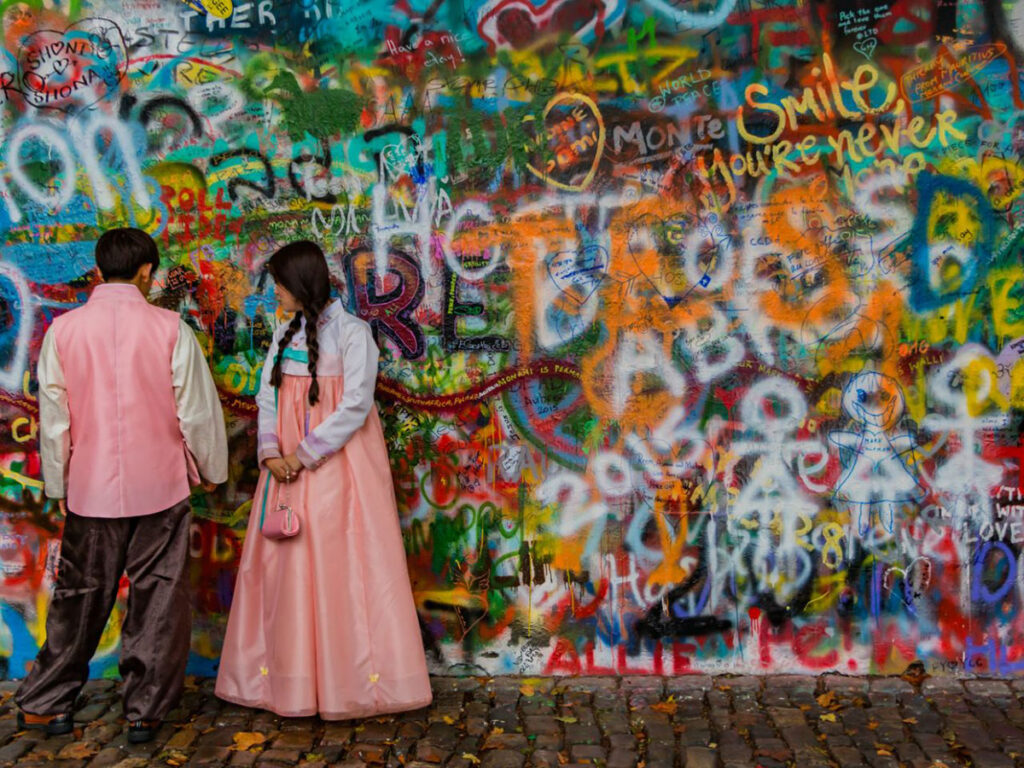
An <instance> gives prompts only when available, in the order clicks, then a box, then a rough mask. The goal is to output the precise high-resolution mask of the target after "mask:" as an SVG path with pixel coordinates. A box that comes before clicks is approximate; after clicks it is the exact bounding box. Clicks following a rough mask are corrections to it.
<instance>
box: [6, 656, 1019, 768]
mask: <svg viewBox="0 0 1024 768" xmlns="http://www.w3.org/2000/svg"><path fill="white" fill-rule="evenodd" d="M15 687H16V684H15V683H12V682H4V683H0V693H2V706H0V764H3V765H15V764H16V765H19V766H30V765H40V766H41V765H46V766H51V765H57V766H66V767H67V768H85V767H86V766H90V767H95V768H109V767H110V766H117V768H141V766H147V765H156V766H160V765H170V766H181V765H186V764H187V765H199V766H223V765H230V766H257V768H264V767H265V768H275V766H285V765H289V766H291V765H303V766H308V767H309V768H320V766H327V765H338V766H344V767H345V768H356V766H361V765H364V764H372V765H380V766H388V767H389V768H394V767H396V766H403V765H404V766H406V767H407V768H435V767H437V766H443V767H444V768H525V766H540V767H546V766H559V767H561V766H565V767H567V768H573V766H577V765H591V766H607V768H634V767H635V768H662V767H664V768H670V767H672V768H711V767H712V766H724V767H725V768H730V767H732V766H736V767H739V766H764V768H771V767H774V766H799V768H816V767H817V766H841V767H843V766H855V765H871V766H892V767H893V768H896V767H897V766H913V767H914V768H917V766H933V767H935V768H938V767H939V766H948V767H950V768H951V767H952V766H960V765H973V766H979V768H1003V767H1004V766H1006V767H1009V766H1019V767H1022V768H1024V680H1015V681H1010V682H1008V681H1005V680H967V681H958V680H954V679H948V678H928V679H925V680H923V681H921V680H917V679H911V681H910V682H908V680H907V679H903V678H890V677H886V678H873V679H870V680H869V679H866V678H851V677H842V676H837V675H831V676H830V675H825V676H822V677H802V676H774V677H767V678H755V677H714V678H712V677H705V676H687V677H673V678H659V677H622V678H611V677H608V678H581V677H576V678H557V679H552V678H543V679H537V678H532V679H524V678H493V679H484V678H442V677H439V678H435V679H434V689H435V693H436V696H435V701H434V703H433V705H432V706H431V707H430V708H429V709H426V710H421V711H418V712H410V713H404V714H401V715H396V716H389V717H381V718H374V719H369V720H364V721H359V722H346V723H324V722H322V721H320V720H318V719H316V718H307V719H298V720H294V719H293V720H287V719H285V720H282V719H281V718H278V717H276V716H274V715H271V714H268V713H266V712H259V711H254V710H248V709H244V708H241V707H235V706H231V705H228V704H225V703H224V702H221V701H219V700H218V699H217V698H215V697H214V696H213V682H212V681H211V680H198V681H195V680H190V681H189V685H188V690H187V692H186V694H185V697H184V699H183V702H182V706H181V707H180V708H179V709H178V710H176V711H175V712H174V713H172V717H171V718H169V720H168V722H166V723H165V724H164V726H163V728H162V729H161V731H160V734H159V736H158V738H157V740H156V741H155V742H154V743H152V744H147V745H142V746H132V745H128V744H127V743H126V741H125V736H124V721H123V720H122V719H121V707H120V701H119V698H118V694H119V691H118V688H117V687H116V686H115V684H114V683H113V682H110V681H93V682H90V683H89V684H88V686H87V688H86V691H85V693H84V694H83V698H82V701H81V702H80V703H81V706H80V708H79V709H78V711H77V713H76V721H77V722H78V726H79V727H78V728H77V729H76V730H75V732H74V734H71V735H68V736H61V737H52V738H46V737H45V736H40V734H38V733H37V732H24V733H18V732H17V726H16V723H15V718H14V705H13V702H12V700H11V696H12V692H13V690H14V689H15Z"/></svg>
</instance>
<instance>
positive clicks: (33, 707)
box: [15, 229, 228, 743]
mask: <svg viewBox="0 0 1024 768" xmlns="http://www.w3.org/2000/svg"><path fill="white" fill-rule="evenodd" d="M96 264H97V266H98V267H99V270H100V273H101V275H102V277H103V281H104V282H103V284H102V285H99V286H97V287H96V289H95V290H94V291H93V293H92V296H91V297H90V298H89V301H88V302H87V303H86V304H85V305H84V306H83V307H80V308H78V309H76V310H73V311H71V312H68V313H67V314H65V315H62V316H61V317H59V318H57V319H56V320H55V321H54V323H53V325H52V326H51V327H50V329H49V331H48V332H47V334H46V336H45V338H44V339H43V344H42V350H41V352H40V356H39V370H38V373H39V417H40V430H39V434H40V453H41V455H42V465H43V480H44V484H45V489H46V495H47V496H49V497H50V498H53V499H58V500H59V504H60V508H61V510H62V511H63V512H64V513H65V524H64V537H63V539H62V542H61V555H60V563H59V566H58V572H57V580H56V584H55V586H54V590H53V598H52V602H51V604H50V612H49V616H48V617H47V621H46V642H45V643H44V645H43V647H42V649H41V650H40V651H39V656H38V657H37V659H36V662H35V664H34V666H33V667H32V669H31V671H30V672H29V674H28V676H27V678H26V679H25V681H24V683H23V684H22V686H21V688H20V689H19V690H18V693H17V694H16V696H15V700H16V701H17V703H18V706H19V708H20V710H19V713H18V724H19V726H20V727H22V728H34V729H39V730H43V731H46V732H47V733H48V734H51V735H53V734H61V733H68V732H70V731H71V730H72V728H73V719H72V709H73V707H74V703H75V699H76V698H77V696H78V694H79V692H80V690H81V688H82V686H83V685H84V683H85V681H86V679H87V678H88V674H89V660H90V659H91V658H92V655H93V654H94V653H95V651H96V646H97V645H98V644H99V640H100V637H101V635H102V633H103V629H104V627H105V625H106V622H107V619H108V617H109V615H110V611H111V609H112V608H113V606H114V601H115V599H116V597H117V591H118V584H119V582H120V579H121V575H122V573H123V572H127V574H128V578H129V581H130V582H131V587H130V591H129V594H128V611H127V616H126V617H125V621H124V625H123V627H122V633H121V659H120V671H121V675H122V677H123V678H124V681H125V684H124V709H125V716H126V717H127V719H128V721H129V728H128V740H129V741H130V742H133V743H140V742H145V741H149V740H150V739H152V738H153V736H154V735H155V733H156V730H157V728H158V727H159V725H160V721H161V719H162V718H163V717H164V715H166V713H167V712H168V711H169V710H170V709H171V708H172V707H173V706H174V705H175V703H176V702H177V700H178V698H179V696H180V695H181V691H182V688H183V687H184V677H185V665H186V663H187V661H188V653H189V641H190V636H191V624H192V622H191V609H192V605H191V599H190V596H189V589H188V571H187V565H188V551H189V521H190V511H191V510H190V507H189V490H190V481H191V482H192V483H197V482H199V481H200V480H203V481H205V483H204V486H205V487H206V488H207V490H212V489H213V488H214V487H215V486H216V484H218V483H222V482H224V481H225V480H226V479H227V470H228V459H227V456H228V454H227V437H226V435H225V429H224V416H223V413H222V412H221V408H220V401H219V398H218V396H217V390H216V387H215V385H214V383H213V379H212V377H211V376H210V371H209V368H208V367H207V365H206V360H205V358H204V357H203V353H202V349H201V348H200V346H199V343H198V342H197V341H196V338H195V336H194V335H193V333H192V331H191V329H190V328H189V327H188V325H186V324H185V323H184V322H183V321H182V320H181V319H180V318H179V317H178V315H177V314H175V313H173V312H168V311H167V310H163V309H158V308H157V307H154V306H152V305H150V304H149V303H148V302H147V301H146V297H147V296H148V295H149V291H150V288H151V287H152V284H153V273H154V272H155V271H156V269H157V267H158V266H159V264H160V257H159V254H158V253H157V247H156V243H155V242H153V239H152V238H151V237H150V236H149V235H147V234H146V233H145V232H142V231H141V230H138V229H114V230H111V231H109V232H106V233H105V234H103V235H102V236H101V237H100V239H99V240H98V242H97V243H96ZM200 476H201V477H200Z"/></svg>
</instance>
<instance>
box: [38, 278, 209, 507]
mask: <svg viewBox="0 0 1024 768" xmlns="http://www.w3.org/2000/svg"><path fill="white" fill-rule="evenodd" d="M179 328H180V321H179V318H178V315H176V314H175V313H174V312H168V311H167V310H164V309H159V308H157V307H154V306H152V305H150V304H149V303H148V302H147V301H146V299H145V298H144V297H143V295H142V293H141V292H140V291H139V289H138V288H136V287H135V286H134V285H128V284H109V283H107V284H103V285H99V286H97V287H96V288H95V290H94V291H93V293H92V296H91V297H90V298H89V301H88V302H86V304H85V305H84V306H82V307H79V308H78V309H75V310H72V311H71V312H68V313H67V314H65V315H61V316H60V317H58V318H57V319H56V320H54V323H53V329H54V334H55V336H54V340H55V341H56V344H57V354H58V356H59V357H60V362H61V367H62V368H63V371H64V379H65V382H66V384H67V391H68V408H69V410H70V411H71V462H70V468H69V474H68V488H67V491H68V509H69V510H71V511H72V512H74V513H75V514H77V515H82V516H84V517H135V516H139V515H148V514H152V513H154V512H160V511H161V510H164V509H168V508H170V507H173V506H174V505H175V504H177V503H178V502H180V501H182V500H183V499H185V498H186V497H188V495H189V481H188V470H187V466H186V459H185V440H184V437H183V436H182V434H181V430H180V428H179V427H178V413H177V407H176V405H175V401H174V386H173V381H172V373H171V356H172V354H173V352H174V345H175V344H176V343H177V340H178V331H179Z"/></svg>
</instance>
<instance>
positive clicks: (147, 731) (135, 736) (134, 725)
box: [128, 720, 160, 744]
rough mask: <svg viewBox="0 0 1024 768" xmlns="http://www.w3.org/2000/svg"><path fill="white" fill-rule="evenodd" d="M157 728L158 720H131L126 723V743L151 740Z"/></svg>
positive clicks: (158, 727)
mask: <svg viewBox="0 0 1024 768" xmlns="http://www.w3.org/2000/svg"><path fill="white" fill-rule="evenodd" d="M159 730H160V721H159V720H133V721H132V722H130V723H129V724H128V743H129V744H145V743H146V742H147V741H152V740H153V739H154V738H155V737H156V732H157V731H159Z"/></svg>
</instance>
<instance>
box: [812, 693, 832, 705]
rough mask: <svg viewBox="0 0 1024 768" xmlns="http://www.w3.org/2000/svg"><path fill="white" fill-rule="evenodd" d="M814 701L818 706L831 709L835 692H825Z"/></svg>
mask: <svg viewBox="0 0 1024 768" xmlns="http://www.w3.org/2000/svg"><path fill="white" fill-rule="evenodd" d="M814 700H815V701H817V702H818V705H819V706H822V707H833V706H835V704H836V692H835V691H827V692H825V693H823V694H821V695H820V696H816V697H815V699H814Z"/></svg>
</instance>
